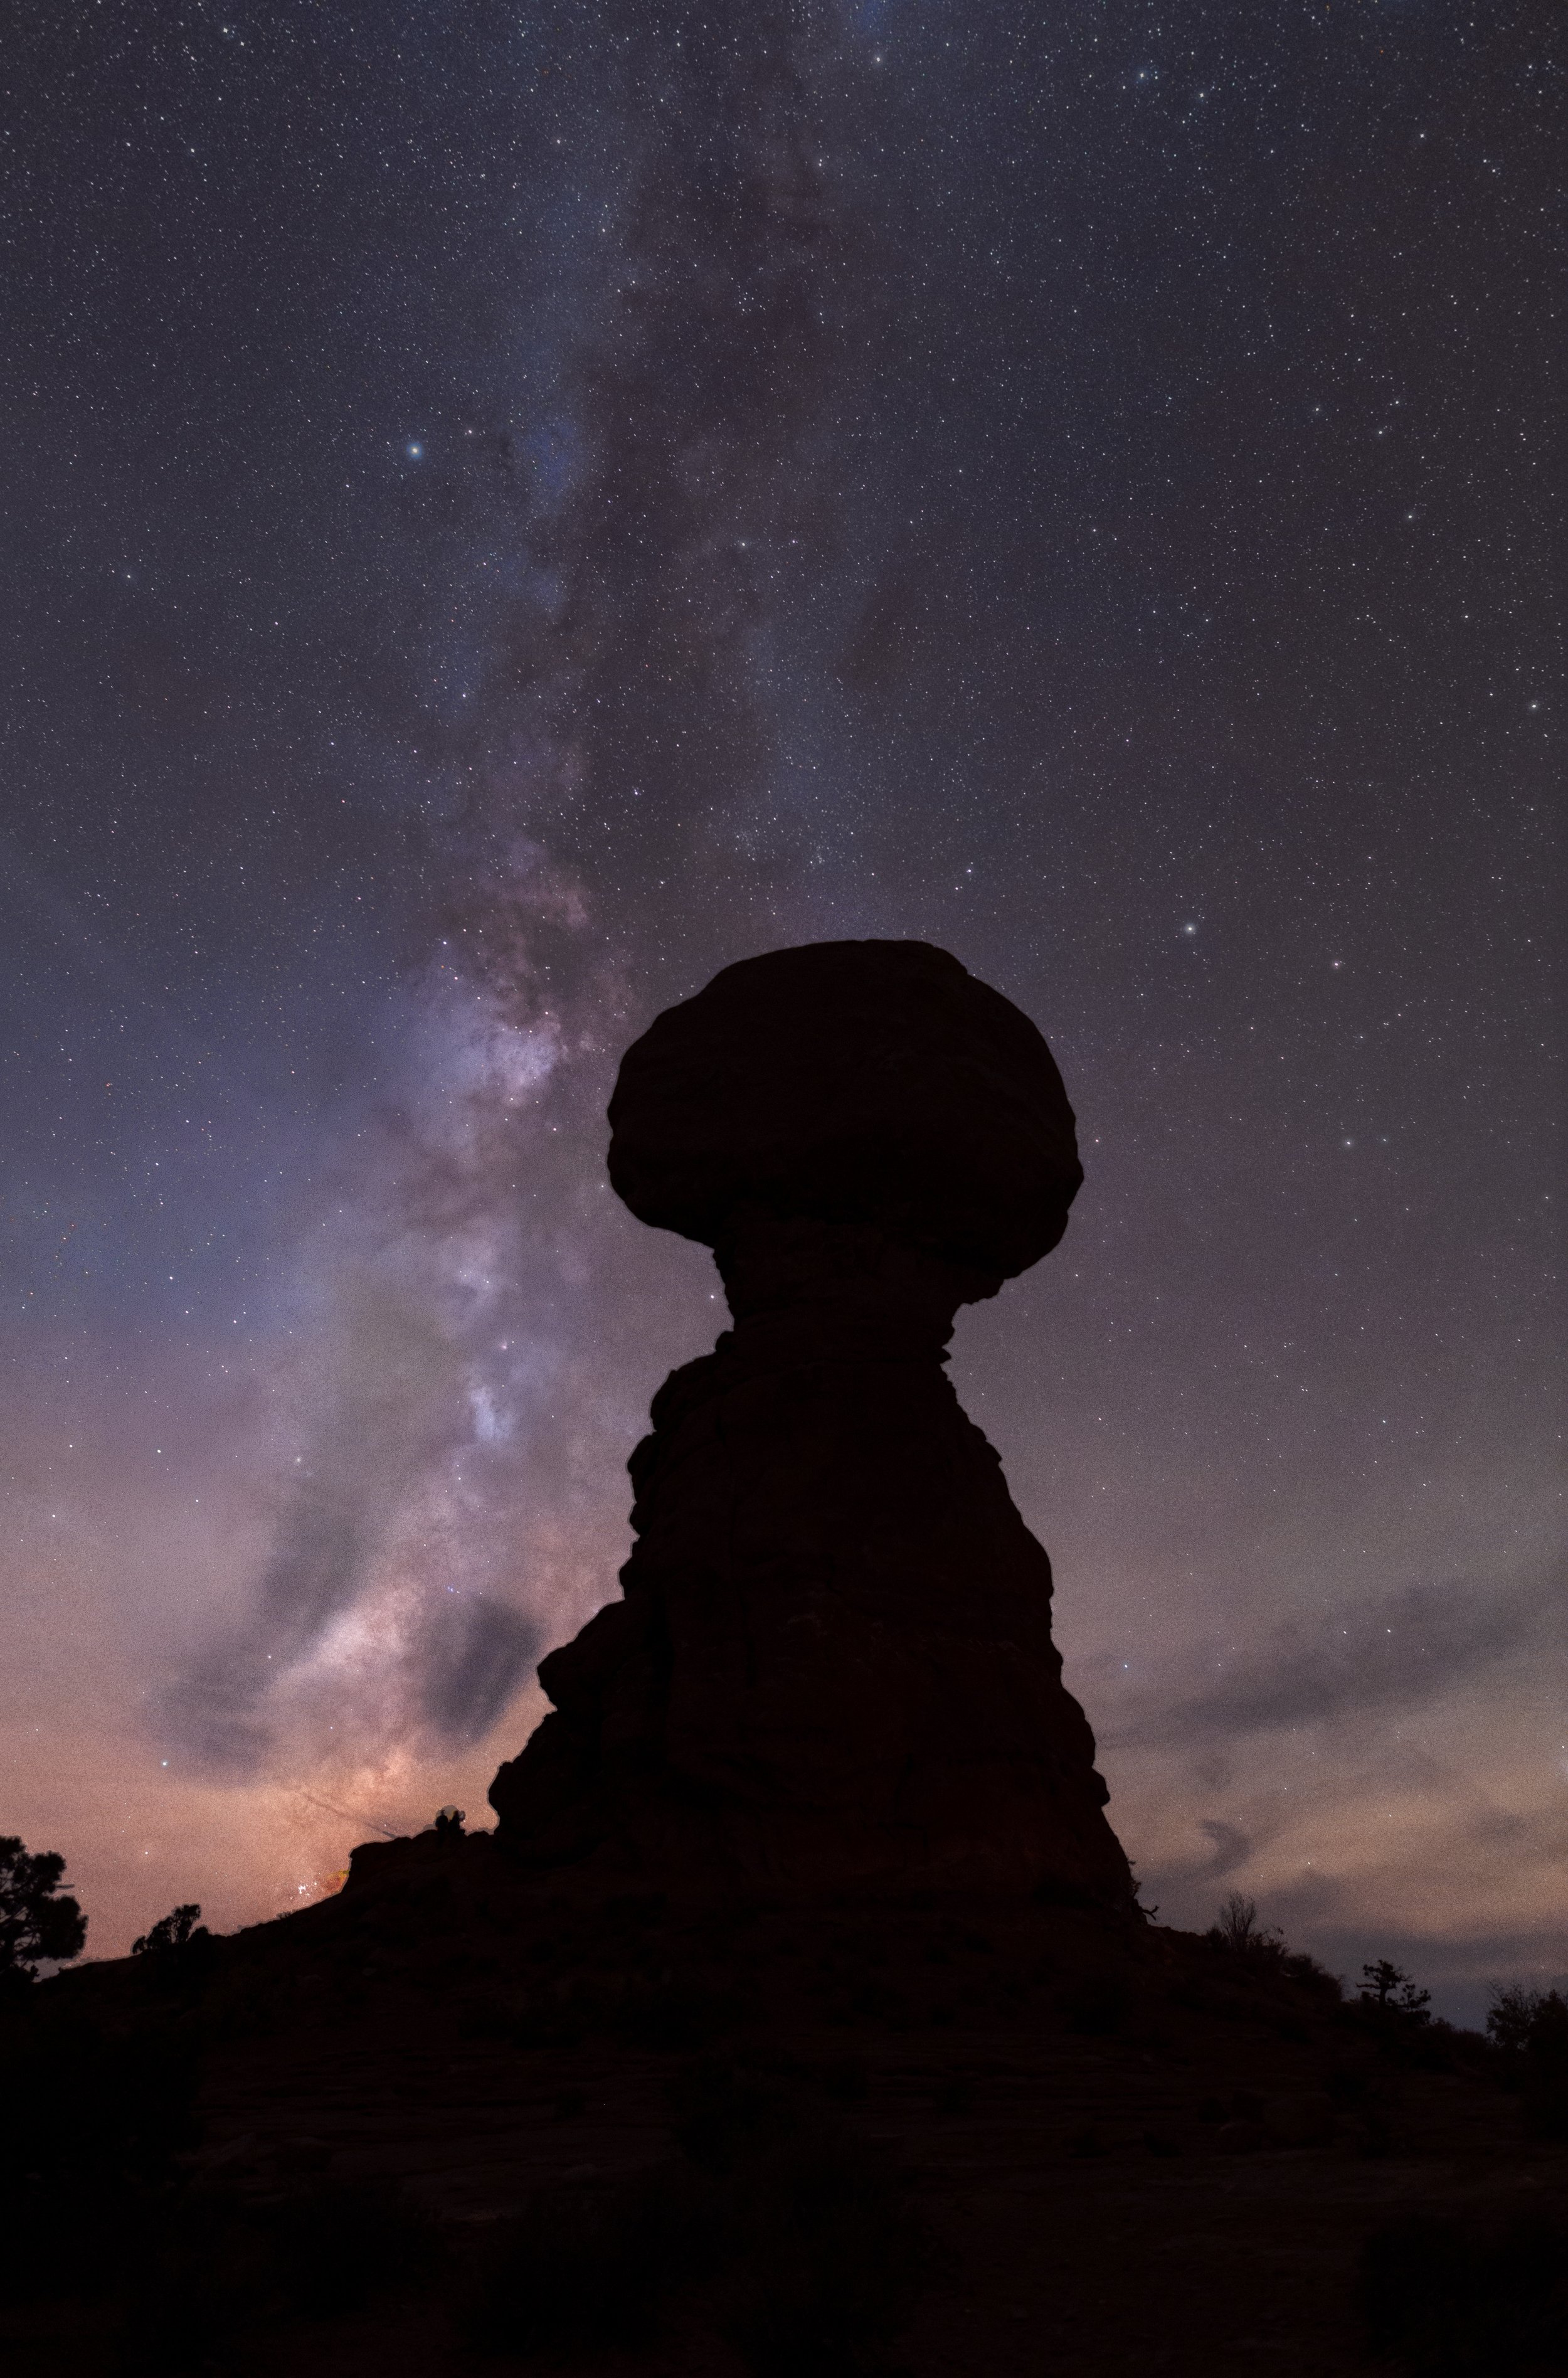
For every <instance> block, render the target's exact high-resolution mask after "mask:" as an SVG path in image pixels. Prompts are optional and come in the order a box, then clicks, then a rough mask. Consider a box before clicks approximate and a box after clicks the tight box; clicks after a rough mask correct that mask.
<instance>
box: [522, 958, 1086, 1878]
mask: <svg viewBox="0 0 1568 2378" xmlns="http://www.w3.org/2000/svg"><path fill="white" fill-rule="evenodd" d="M610 1119H611V1124H612V1129H613V1137H612V1141H611V1147H610V1178H611V1180H612V1182H613V1183H614V1184H615V1186H616V1190H617V1191H618V1192H619V1194H620V1195H621V1196H622V1197H624V1198H625V1200H626V1202H627V1204H628V1206H629V1207H631V1209H632V1211H633V1212H634V1213H636V1214H638V1215H639V1216H640V1218H641V1219H643V1220H645V1221H649V1222H652V1223H655V1224H657V1225H659V1226H661V1227H663V1228H665V1229H669V1230H675V1231H680V1232H682V1233H683V1234H684V1235H686V1236H688V1237H690V1238H695V1239H698V1240H700V1241H701V1242H702V1243H705V1244H707V1245H709V1246H711V1247H712V1249H713V1251H714V1254H715V1255H716V1257H717V1260H718V1264H719V1268H720V1272H721V1274H722V1276H723V1279H724V1289H725V1293H726V1295H727V1297H728V1300H729V1304H730V1310H731V1312H732V1314H733V1315H734V1316H735V1322H736V1327H735V1328H734V1329H733V1330H729V1331H726V1332H725V1333H724V1336H723V1337H722V1338H721V1339H719V1342H718V1345H717V1347H716V1348H715V1350H714V1351H713V1352H712V1354H710V1355H706V1356H704V1357H703V1358H702V1359H701V1360H700V1361H699V1362H696V1363H688V1364H687V1365H686V1366H685V1367H684V1368H683V1369H681V1370H678V1371H676V1373H674V1375H672V1376H671V1377H670V1378H669V1379H667V1380H666V1381H665V1383H664V1387H661V1389H660V1390H659V1393H658V1395H657V1396H656V1397H655V1398H654V1399H653V1408H652V1419H653V1433H652V1435H651V1436H648V1437H645V1438H644V1439H643V1441H642V1443H641V1444H640V1446H639V1447H637V1449H636V1451H635V1453H634V1454H633V1455H632V1457H631V1462H630V1465H629V1466H630V1470H631V1475H632V1481H633V1484H634V1487H635V1490H636V1502H635V1506H634V1508H633V1512H632V1524H633V1526H634V1528H635V1529H636V1531H637V1535H638V1543H637V1545H636V1548H635V1550H634V1551H633V1553H632V1555H631V1558H630V1560H629V1561H628V1563H627V1565H626V1567H624V1568H623V1570H622V1571H621V1582H622V1586H623V1588H624V1591H625V1600H624V1601H623V1602H619V1603H612V1604H610V1605H609V1606H608V1607H607V1608H605V1609H604V1610H602V1611H600V1613H599V1614H598V1615H597V1616H596V1617H594V1618H593V1619H592V1620H591V1621H590V1622H589V1624H588V1626H587V1627H584V1628H583V1630H582V1632H581V1634H580V1635H579V1636H578V1637H577V1639H576V1640H575V1641H574V1642H571V1643H569V1644H567V1645H566V1646H565V1647H564V1648H563V1649H561V1650H559V1651H554V1652H552V1653H551V1654H550V1656H549V1657H548V1659H546V1660H545V1662H544V1663H543V1665H542V1666H541V1668H540V1672H539V1673H540V1678H541V1681H542V1682H543V1684H544V1686H545V1690H546V1691H547V1692H548V1693H549V1695H550V1698H551V1699H552V1700H553V1701H554V1702H555V1704H556V1710H555V1713H554V1714H552V1715H551V1716H548V1717H546V1718H545V1721H544V1723H543V1724H542V1725H541V1726H540V1727H539V1728H538V1730H537V1732H536V1733H535V1734H534V1735H533V1738H532V1740H531V1741H530V1742H529V1743H528V1745H527V1746H526V1747H525V1748H524V1750H523V1752H522V1754H521V1757H520V1758H518V1759H514V1760H512V1761H510V1762H509V1764H508V1765H507V1766H504V1767H503V1768H502V1769H501V1771H500V1772H499V1774H498V1775H497V1778H496V1781H495V1783H494V1784H493V1785H492V1787H491V1793H490V1797H491V1801H492V1803H493V1805H494V1806H495V1808H496V1809H497V1814H498V1816H499V1818H500V1833H499V1840H500V1843H501V1844H502V1845H503V1846H504V1847H506V1848H509V1849H510V1850H512V1851H514V1852H516V1853H517V1854H519V1855H521V1856H524V1857H526V1858H528V1859H531V1860H537V1861H540V1862H545V1863H560V1862H567V1861H579V1860H582V1859H592V1860H593V1861H594V1863H595V1864H602V1865H606V1866H610V1867H617V1866H618V1867H625V1868H637V1869H640V1870H641V1871H643V1872H645V1873H650V1874H653V1875H656V1876H658V1877H659V1878H660V1879H664V1878H668V1879H672V1880H675V1879H681V1878H689V1879H692V1880H701V1879H706V1880H712V1881H713V1882H715V1883H723V1882H726V1881H730V1882H733V1881H735V1880H740V1879H749V1880H754V1881H756V1882H759V1883H769V1884H783V1885H807V1886H811V1885H824V1886H832V1885H834V1884H846V1883H853V1882H858V1881H873V1880H875V1881H880V1882H897V1883H903V1884H909V1883H929V1884H932V1885H940V1886H942V1887H972V1886H978V1887H980V1888H983V1889H1003V1890H1010V1891H1019V1892H1023V1891H1027V1890H1030V1889H1036V1888H1039V1889H1043V1890H1044V1891H1045V1892H1047V1894H1049V1893H1051V1892H1055V1893H1057V1894H1059V1895H1062V1896H1065V1897H1068V1898H1080V1899H1082V1900H1083V1901H1085V1902H1090V1903H1095V1904H1109V1905H1119V1906H1122V1907H1126V1906H1129V1905H1130V1904H1131V1884H1130V1879H1129V1874H1128V1868H1127V1864H1126V1860H1125V1858H1124V1857H1123V1856H1122V1853H1121V1850H1120V1847H1119V1844H1118V1843H1117V1841H1116V1838H1115V1836H1114V1834H1113V1833H1112V1832H1111V1831H1110V1828H1109V1826H1108V1825H1107V1822H1106V1820H1105V1817H1104V1815H1103V1813H1102V1808H1103V1803H1104V1801H1105V1798H1106V1793H1105V1787H1104V1785H1103V1784H1101V1782H1100V1779H1099V1777H1098V1776H1097V1775H1096V1774H1095V1770H1094V1738H1093V1736H1092V1735H1091V1734H1090V1731H1089V1727H1088V1724H1087V1723H1086V1721H1085V1719H1084V1717H1083V1711H1081V1710H1080V1709H1079V1707H1078V1704H1077V1703H1076V1701H1074V1700H1073V1699H1071V1695H1070V1694H1068V1693H1067V1691H1066V1690H1065V1689H1064V1687H1063V1686H1062V1683H1061V1677H1060V1669H1061V1663H1060V1659H1059V1655H1058V1653H1057V1651H1056V1649H1055V1647H1054V1645H1053V1643H1052V1641H1051V1636H1050V1595H1051V1572H1050V1564H1049V1562H1048V1561H1047V1557H1046V1555H1045V1553H1044V1552H1043V1551H1042V1550H1041V1548H1040V1546H1039V1545H1038V1544H1037V1543H1035V1539H1034V1537H1033V1536H1031V1535H1030V1533H1029V1531H1028V1530H1027V1529H1026V1528H1025V1527H1024V1525H1023V1520H1022V1519H1020V1517H1019V1515H1018V1513H1017V1511H1016V1510H1015V1508H1014V1507H1013V1505H1012V1502H1011V1497H1010V1495H1009V1494H1008V1491H1007V1487H1006V1484H1005V1482H1004V1481H1003V1478H1002V1474H1001V1468H1000V1464H999V1460H998V1458H997V1455H996V1454H995V1453H994V1451H993V1450H992V1448H991V1447H990V1446H989V1445H988V1444H987V1441H986V1439H985V1437H984V1436H983V1435H981V1433H980V1431H979V1430H978V1429H977V1428H976V1427H975V1426H974V1425H973V1423H971V1422H970V1421H968V1420H967V1419H966V1418H965V1416H964V1412H963V1411H962V1410H961V1409H960V1406H959V1404H958V1401H957V1399H956V1397H955V1396H954V1394H953V1391H952V1387H951V1385H950V1383H949V1381H948V1380H947V1378H946V1376H945V1375H944V1373H943V1370H942V1364H943V1363H944V1362H945V1360H946V1356H945V1353H944V1351H943V1350H944V1348H945V1346H946V1343H947V1340H948V1339H949V1337H950V1336H951V1334H952V1323H953V1317H954V1315H955V1313H956V1311H957V1308H958V1306H959V1305H960V1304H961V1303H968V1302H971V1301H973V1300H975V1299H976V1298H979V1297H986V1296H990V1295H993V1294H994V1293H995V1292H996V1291H997V1290H998V1289H999V1287H1000V1285H1001V1283H1002V1281H1003V1280H1004V1279H1008V1278H1010V1277H1011V1276H1012V1275H1013V1274H1015V1273H1017V1272H1019V1271H1022V1270H1023V1269H1024V1268H1026V1267H1027V1266H1029V1265H1030V1264H1032V1263H1034V1262H1035V1261H1036V1260H1037V1259H1038V1258H1039V1256H1041V1255H1044V1254H1046V1253H1047V1252H1048V1250H1049V1249H1050V1248H1051V1247H1053V1246H1054V1245H1055V1244H1056V1243H1057V1241H1058V1240H1059V1238H1060V1236H1061V1233H1062V1231H1063V1230H1064V1228H1065V1227H1066V1220H1067V1209H1068V1207H1069V1206H1070V1205H1071V1200H1072V1197H1073V1195H1074V1194H1075V1192H1076V1190H1077V1188H1078V1185H1079V1183H1080V1181H1081V1179H1082V1172H1081V1169H1080V1166H1079V1163H1078V1157H1077V1148H1076V1144H1075V1140H1074V1135H1073V1117H1072V1111H1071V1107H1070V1106H1069V1105H1068V1102H1067V1098H1066V1094H1065V1092H1064V1091H1063V1088H1062V1086H1061V1079H1060V1076H1059V1074H1058V1072H1057V1069H1056V1066H1055V1064H1054V1063H1053V1062H1052V1060H1051V1056H1050V1052H1049V1051H1048V1050H1047V1047H1046V1044H1045V1042H1044V1040H1043V1039H1041V1037H1040V1035H1039V1033H1038V1032H1037V1031H1036V1030H1035V1027H1034V1026H1033V1025H1032V1024H1031V1023H1030V1022H1029V1020H1028V1019H1027V1017H1025V1016H1023V1015H1021V1014H1020V1013H1019V1012H1018V1010H1017V1009H1016V1008H1014V1007H1012V1006H1011V1005H1010V1003H1008V1002H1007V1001H1006V1000H1005V999H1003V998H1001V997H1000V996H999V993H997V992H996V991H990V990H988V989H987V987H986V985H984V984H983V983H979V982H976V980H975V979H974V978H973V977H972V976H971V975H969V974H968V973H966V972H965V970H964V967H961V966H960V965H959V963H958V961H957V960H956V959H955V958H952V957H950V956H949V955H947V954H946V953H945V952H943V951H940V950H935V949H931V948H928V947H927V946H926V945H925V944H924V943H916V942H840V943H822V944H820V945H817V946H815V947H810V948H805V949H796V950H784V951H780V952H777V953H775V954H772V955H768V956H764V957H760V958H752V959H748V960H747V961H746V962H745V963H743V964H742V965H739V966H735V967H726V968H725V970H724V972H723V973H722V974H720V975H718V976H717V977H716V978H715V979H714V980H713V981H712V983H710V984H709V986H708V987H707V989H706V990H705V991H702V992H700V994H699V996H698V997H697V998H695V999H692V1000H689V1001H688V1002H686V1003H684V1004H683V1005H681V1006H679V1007H676V1008H672V1009H671V1010H669V1011H668V1012H667V1013H666V1014H665V1015H661V1016H660V1017H659V1018H658V1019H657V1020H656V1021H655V1023H654V1024H653V1025H652V1027H651V1028H650V1029H649V1031H648V1032H647V1033H645V1034H644V1036H643V1038H642V1039H640V1040H639V1041H638V1042H637V1043H636V1045H635V1046H634V1047H633V1048H632V1049H631V1050H629V1051H628V1053H627V1056H626V1059H625V1061H624V1063H623V1064H622V1067H621V1073H620V1079H619V1081H618V1083H617V1085H616V1094H615V1097H614V1099H612V1101H611V1105H610Z"/></svg>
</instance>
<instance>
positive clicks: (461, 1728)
mask: <svg viewBox="0 0 1568 2378" xmlns="http://www.w3.org/2000/svg"><path fill="white" fill-rule="evenodd" d="M543 1641H544V1633H543V1630H542V1628H541V1627H539V1626H538V1625H537V1624H536V1623H535V1622H534V1621H533V1619H531V1618H529V1617H526V1616H525V1615H524V1614H523V1613H522V1612H521V1611H520V1610H513V1609H511V1608H510V1607H509V1605H508V1604H507V1603H501V1602H493V1601H491V1600H490V1599H489V1597H488V1596H487V1595H485V1594H477V1595H475V1596H474V1597H473V1599H472V1600H469V1601H453V1602H449V1603H445V1604H444V1605H443V1604H437V1606H436V1608H435V1609H434V1610H433V1611H432V1612H431V1614H430V1617H429V1619H428V1621H427V1622H426V1625H425V1628H424V1630H423V1633H422V1635H421V1637H420V1639H419V1641H418V1643H417V1645H416V1647H415V1658H416V1669H417V1675H418V1679H419V1697H420V1702H421V1706H422V1708H423V1711H424V1713H425V1716H426V1717H427V1718H428V1720H429V1722H430V1723H431V1724H432V1726H434V1727H435V1729H436V1731H437V1734H439V1735H442V1736H443V1737H444V1738H445V1739H447V1740H449V1741H455V1742H473V1741H477V1740H478V1739H479V1738H480V1736H481V1735H485V1734H487V1733H488V1732H489V1730H490V1728H491V1726H492V1725H493V1724H494V1723H495V1722H496V1720H497V1718H498V1717H499V1716H500V1714H501V1712H502V1711H503V1710H504V1709H505V1708H506V1706H507V1703H508V1702H509V1700H510V1699H511V1697H512V1695H513V1693H514V1692H515V1691H516V1690H517V1688H518V1687H519V1685H520V1684H521V1683H522V1681H523V1679H524V1677H525V1675H527V1673H528V1671H529V1670H530V1669H531V1668H532V1667H533V1664H534V1662H535V1660H536V1659H537V1657H538V1654H539V1650H540V1647H541V1645H542V1643H543Z"/></svg>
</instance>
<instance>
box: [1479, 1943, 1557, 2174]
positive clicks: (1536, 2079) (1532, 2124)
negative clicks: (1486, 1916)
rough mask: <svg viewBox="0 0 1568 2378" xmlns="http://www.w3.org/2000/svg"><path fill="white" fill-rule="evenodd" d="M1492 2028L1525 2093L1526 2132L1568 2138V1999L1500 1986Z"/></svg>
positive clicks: (1515, 1986) (1522, 1986)
mask: <svg viewBox="0 0 1568 2378" xmlns="http://www.w3.org/2000/svg"><path fill="white" fill-rule="evenodd" d="M1487 2030H1488V2032H1489V2034H1490V2036H1491V2038H1492V2040H1493V2042H1494V2043H1495V2045H1496V2046H1497V2047H1498V2048H1501V2049H1502V2053H1503V2058H1504V2060H1505V2066H1506V2067H1507V2069H1508V2071H1509V2077H1510V2079H1511V2080H1512V2081H1513V2082H1514V2084H1515V2085H1516V2086H1517V2087H1518V2088H1520V2089H1521V2090H1522V2091H1523V2093H1524V2099H1525V2126H1526V2130H1528V2131H1530V2132H1532V2133H1533V2134H1534V2135H1535V2136H1536V2137H1537V2138H1541V2139H1568V1999H1565V1998H1564V1997H1563V1995H1562V1991H1561V1990H1536V1989H1531V1988H1528V1987H1527V1986H1526V1984H1525V1983H1523V1982H1509V1983H1505V1984H1502V1985H1500V1986H1499V1987H1498V1988H1495V1989H1494V1990H1493V1992H1492V2002H1491V2008H1490V2012H1489V2013H1488V2015H1487Z"/></svg>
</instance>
